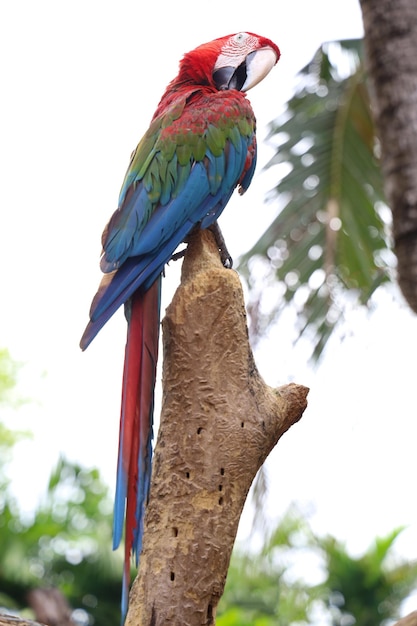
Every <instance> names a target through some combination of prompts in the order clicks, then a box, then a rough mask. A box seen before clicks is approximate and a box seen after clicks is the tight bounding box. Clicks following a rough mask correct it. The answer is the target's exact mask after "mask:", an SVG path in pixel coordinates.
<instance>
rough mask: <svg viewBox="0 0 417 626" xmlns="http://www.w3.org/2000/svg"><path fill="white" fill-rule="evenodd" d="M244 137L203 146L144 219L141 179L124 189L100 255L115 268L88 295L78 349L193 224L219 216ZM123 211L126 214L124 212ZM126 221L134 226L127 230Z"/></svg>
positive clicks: (240, 161) (152, 275) (154, 273)
mask: <svg viewBox="0 0 417 626" xmlns="http://www.w3.org/2000/svg"><path fill="white" fill-rule="evenodd" d="M248 143H249V139H248V138H246V137H241V145H240V146H239V149H236V147H235V144H234V143H232V142H228V144H227V158H226V157H225V155H224V154H223V155H221V156H218V157H214V156H213V155H212V154H211V152H210V151H209V150H207V153H206V160H205V161H199V162H197V163H194V164H193V166H192V168H191V171H190V174H189V176H188V178H187V179H186V180H185V181H184V182H183V183H182V188H181V193H179V194H178V195H176V196H174V195H173V194H172V196H171V199H170V201H169V202H167V203H166V204H165V205H162V204H159V205H158V206H157V208H156V209H154V211H153V212H152V213H151V215H150V217H149V219H148V221H147V222H145V220H144V218H143V215H144V213H146V214H147V213H148V211H149V206H148V196H147V193H146V191H144V186H143V185H142V183H141V182H138V183H135V189H134V190H133V193H132V197H130V196H129V194H126V196H125V202H126V205H125V206H123V207H122V210H120V215H119V214H118V216H117V217H118V219H117V220H116V219H115V220H114V222H113V224H112V223H110V226H111V229H110V230H109V231H108V233H107V242H110V243H109V248H110V258H109V259H108V258H107V254H108V251H107V247H106V250H105V254H104V256H103V260H102V269H104V268H105V267H108V268H109V269H110V270H112V269H114V266H115V265H116V266H118V270H117V272H116V273H115V274H114V275H113V276H112V278H111V279H110V280H109V279H108V278H107V279H106V277H105V278H104V287H103V288H102V289H101V290H100V289H99V291H98V293H97V295H96V298H95V299H94V301H93V304H92V307H91V311H90V323H89V324H88V326H87V328H86V330H85V333H84V335H83V338H82V340H81V346H82V348H83V349H85V348H86V347H87V346H88V344H89V343H90V342H91V341H92V340H93V339H94V337H95V335H96V334H97V333H98V332H99V330H100V329H101V328H102V327H103V326H104V324H105V323H106V322H107V321H108V320H109V318H110V317H111V316H112V315H113V314H114V312H115V311H116V310H117V309H118V308H119V306H121V305H122V304H123V303H124V302H126V300H127V299H128V298H129V297H130V296H131V295H132V293H133V292H134V291H136V289H138V288H139V287H141V286H143V288H144V289H147V288H148V287H149V286H150V285H151V284H152V283H153V281H154V280H156V278H157V277H158V275H159V274H160V273H161V272H162V270H163V268H164V265H165V264H166V263H167V262H168V261H169V260H170V258H171V256H172V254H173V253H174V251H175V249H176V248H177V247H178V246H179V244H180V243H181V242H182V241H183V240H184V238H185V237H186V236H187V234H188V233H189V232H190V231H191V230H192V228H193V227H194V226H195V225H196V224H198V223H201V227H202V228H207V227H208V226H210V225H211V224H212V223H213V222H214V221H215V220H216V219H217V218H218V217H219V215H220V213H221V212H222V210H223V209H224V207H225V206H226V204H227V202H228V201H229V199H230V196H231V195H232V193H233V191H234V189H235V187H236V185H237V183H238V181H239V177H240V176H241V173H242V170H243V167H244V163H245V160H246V154H247V149H248ZM252 175H253V169H252V168H251V169H250V170H249V171H248V174H247V175H246V176H245V178H244V182H245V183H246V184H248V181H249V182H250V178H251V176H252ZM125 212H126V213H127V214H128V217H125V216H124V213H125ZM127 223H129V224H131V225H136V228H135V229H133V231H131V230H130V227H131V226H130V227H129V229H128V228H127V227H126V224H127ZM132 232H133V233H134V234H133V236H132ZM138 232H139V234H137V233H138ZM106 245H107V244H106ZM117 255H120V256H119V258H117ZM116 259H117V261H116Z"/></svg>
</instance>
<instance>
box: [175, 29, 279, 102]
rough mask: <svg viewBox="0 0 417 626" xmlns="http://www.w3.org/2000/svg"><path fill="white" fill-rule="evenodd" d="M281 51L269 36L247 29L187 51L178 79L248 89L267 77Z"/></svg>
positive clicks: (219, 87) (216, 86) (228, 87)
mask: <svg viewBox="0 0 417 626" xmlns="http://www.w3.org/2000/svg"><path fill="white" fill-rule="evenodd" d="M280 54H281V53H280V51H279V48H278V46H277V45H276V44H274V43H273V42H272V41H271V40H270V39H267V38H266V37H260V36H259V35H255V34H254V33H245V32H241V33H237V34H235V35H227V36H226V37H220V38H219V39H215V40H214V41H210V42H209V43H205V44H202V45H201V46H198V48H195V50H192V51H191V52H188V53H187V54H185V55H184V57H183V59H182V61H181V64H180V72H179V75H178V79H179V82H180V83H182V84H184V83H188V82H190V83H193V84H202V85H209V86H212V87H214V88H215V89H218V90H225V89H237V90H238V91H245V92H246V91H248V90H249V89H251V88H252V87H254V86H255V85H257V84H258V83H259V82H260V81H261V80H262V79H263V78H265V76H266V75H267V74H268V73H269V72H270V70H271V69H272V68H273V67H274V65H275V64H276V63H277V62H278V59H279V57H280ZM178 79H177V80H178Z"/></svg>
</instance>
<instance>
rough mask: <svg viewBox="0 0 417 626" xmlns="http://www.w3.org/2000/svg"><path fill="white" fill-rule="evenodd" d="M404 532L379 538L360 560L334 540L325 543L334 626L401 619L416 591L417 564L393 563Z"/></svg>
mask: <svg viewBox="0 0 417 626" xmlns="http://www.w3.org/2000/svg"><path fill="white" fill-rule="evenodd" d="M401 532H402V529H396V530H394V531H393V532H392V533H390V534H389V535H387V536H386V537H383V538H377V539H376V540H375V542H374V544H373V545H372V546H371V547H370V548H369V550H368V551H367V552H366V553H365V554H364V555H363V556H361V557H359V558H353V557H351V556H350V555H349V554H348V553H347V552H346V549H345V547H344V546H343V545H342V544H341V543H340V542H338V541H336V540H335V539H334V538H333V537H328V538H326V539H324V540H323V541H322V542H321V547H322V549H323V554H324V557H325V559H326V565H327V570H328V576H327V579H326V581H325V582H324V588H325V589H328V591H329V593H328V598H327V604H328V607H329V610H330V611H331V613H332V616H333V622H332V625H333V626H343V624H346V623H349V622H348V620H347V616H351V617H352V618H354V620H351V621H350V623H356V624H361V626H375V624H380V623H382V622H383V621H384V620H387V619H389V618H398V617H399V608H400V605H401V603H402V601H403V600H404V598H406V597H407V596H408V594H409V593H410V592H411V591H412V589H413V588H414V587H415V584H416V579H417V564H408V563H399V564H394V563H392V562H390V559H391V556H392V554H391V553H392V549H393V545H394V542H395V540H396V539H397V537H398V536H399V534H400V533H401Z"/></svg>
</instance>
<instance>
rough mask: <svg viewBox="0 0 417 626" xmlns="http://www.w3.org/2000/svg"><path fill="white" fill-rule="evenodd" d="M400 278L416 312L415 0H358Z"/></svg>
mask: <svg viewBox="0 0 417 626" xmlns="http://www.w3.org/2000/svg"><path fill="white" fill-rule="evenodd" d="M360 3H361V8H362V16H363V23H364V29H365V50H366V56H367V69H368V72H369V78H370V84H371V104H372V108H373V115H374V119H375V125H376V129H377V134H378V137H379V139H380V142H381V163H382V170H383V176H384V182H385V193H386V197H387V201H388V203H389V205H390V207H391V210H392V214H393V230H394V245H395V253H396V256H397V259H398V282H399V285H400V287H401V290H402V292H403V294H404V296H405V298H406V300H407V302H408V304H409V305H410V307H411V308H412V309H413V311H415V312H417V0H360Z"/></svg>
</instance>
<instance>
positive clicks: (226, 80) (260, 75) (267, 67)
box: [213, 46, 278, 91]
mask: <svg viewBox="0 0 417 626" xmlns="http://www.w3.org/2000/svg"><path fill="white" fill-rule="evenodd" d="M277 61H278V57H277V54H276V52H275V50H273V49H272V48H270V47H269V46H267V47H265V48H260V49H259V50H254V52H250V53H249V54H248V55H247V56H246V57H245V58H244V59H243V61H242V62H241V63H240V65H238V66H237V67H233V66H231V65H225V66H223V67H219V68H218V69H215V71H214V73H213V80H214V83H215V85H216V87H217V89H219V90H225V89H237V90H238V91H249V89H252V87H254V86H255V85H257V84H258V83H260V82H261V80H263V79H264V78H265V76H266V75H267V74H269V72H270V71H271V70H272V68H273V67H274V65H275V64H276V62H277Z"/></svg>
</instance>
